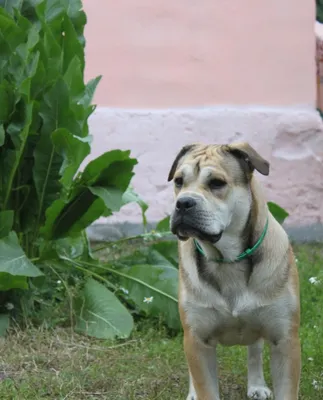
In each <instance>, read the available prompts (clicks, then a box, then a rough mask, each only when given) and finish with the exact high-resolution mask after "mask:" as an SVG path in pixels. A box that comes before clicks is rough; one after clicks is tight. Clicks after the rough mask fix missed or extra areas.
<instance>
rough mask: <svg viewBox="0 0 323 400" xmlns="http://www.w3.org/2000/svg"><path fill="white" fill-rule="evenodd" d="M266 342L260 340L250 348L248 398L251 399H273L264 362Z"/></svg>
mask: <svg viewBox="0 0 323 400" xmlns="http://www.w3.org/2000/svg"><path fill="white" fill-rule="evenodd" d="M263 347H264V341H263V340H262V339H260V340H258V341H257V342H255V343H254V344H252V345H250V346H248V397H249V398H250V399H257V400H265V399H271V398H272V393H271V390H270V389H269V388H268V387H267V385H266V382H265V378H264V372H263V362H262V351H263Z"/></svg>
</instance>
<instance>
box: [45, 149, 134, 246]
mask: <svg viewBox="0 0 323 400" xmlns="http://www.w3.org/2000/svg"><path fill="white" fill-rule="evenodd" d="M136 163H137V160H135V159H131V158H129V152H122V151H120V150H116V151H111V152H108V153H104V154H103V155H102V156H100V157H98V158H97V159H95V160H93V161H91V162H90V163H89V164H88V165H87V167H86V168H85V170H84V172H83V173H82V174H81V176H80V178H79V180H78V186H75V190H74V192H73V193H72V196H71V199H70V200H69V201H68V202H67V203H66V202H65V204H64V205H63V208H60V207H58V206H57V207H56V206H55V210H51V211H50V212H49V213H48V214H47V213H46V218H47V219H48V218H50V220H51V223H50V224H49V223H48V222H47V221H46V224H45V225H46V228H45V230H44V232H45V231H46V233H47V235H49V237H53V238H56V239H57V238H59V237H63V236H64V235H66V234H73V235H74V234H78V233H79V232H80V231H81V230H83V229H85V228H86V227H87V226H89V225H90V224H91V223H92V222H94V221H95V220H96V219H98V218H99V217H100V216H109V215H111V214H112V212H114V211H118V210H119V209H120V207H121V206H122V205H123V200H122V198H123V193H124V191H125V190H126V189H127V187H128V185H129V183H130V180H131V178H132V175H133V172H132V170H133V167H134V165H135V164H136ZM57 204H58V203H57ZM60 206H62V203H60ZM52 211H55V213H56V212H58V211H59V214H56V215H55V216H54V214H53V212H52Z"/></svg>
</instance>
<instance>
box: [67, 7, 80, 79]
mask: <svg viewBox="0 0 323 400" xmlns="http://www.w3.org/2000/svg"><path fill="white" fill-rule="evenodd" d="M62 29H63V32H64V34H63V35H62V52H63V54H62V57H63V71H66V70H67V68H68V66H69V64H70V62H71V60H72V59H73V57H74V56H75V55H76V56H77V58H78V59H79V61H80V66H81V71H82V73H83V70H84V49H83V46H82V44H81V43H80V42H79V41H78V38H77V33H76V31H75V29H74V26H73V24H72V22H71V20H70V19H69V18H68V16H67V15H65V17H64V20H63V24H62Z"/></svg>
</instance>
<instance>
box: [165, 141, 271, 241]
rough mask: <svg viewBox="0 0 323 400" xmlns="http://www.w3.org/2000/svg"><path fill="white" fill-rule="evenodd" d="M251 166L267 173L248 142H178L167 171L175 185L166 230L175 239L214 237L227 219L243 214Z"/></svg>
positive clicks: (247, 206) (247, 201)
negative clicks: (168, 229) (176, 150)
mask: <svg viewBox="0 0 323 400" xmlns="http://www.w3.org/2000/svg"><path fill="white" fill-rule="evenodd" d="M255 169H256V170H257V171H258V172H260V173H261V174H263V175H268V174H269V163H268V161H266V160H264V159H263V158H262V157H261V156H260V155H259V154H258V153H257V152H256V151H255V150H254V149H253V148H252V147H251V146H250V145H249V144H248V143H239V144H232V145H200V144H193V145H189V146H185V147H183V148H182V150H181V151H180V152H179V154H178V155H177V157H176V159H175V161H174V163H173V165H172V167H171V170H170V172H169V176H168V181H171V180H173V181H174V187H175V206H174V210H173V212H172V215H171V230H172V232H173V233H174V234H176V235H177V236H178V238H179V239H180V240H187V239H188V238H190V237H193V238H197V239H201V240H206V241H208V242H211V243H216V242H217V241H218V240H220V238H221V235H222V233H223V232H224V231H225V230H226V229H227V228H228V227H229V226H230V223H231V221H233V220H234V219H235V218H240V217H242V218H245V219H247V218H248V215H249V213H250V208H251V202H252V199H251V193H250V185H249V183H250V179H251V177H252V174H253V171H254V170H255Z"/></svg>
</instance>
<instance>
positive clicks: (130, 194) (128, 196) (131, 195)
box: [122, 187, 148, 226]
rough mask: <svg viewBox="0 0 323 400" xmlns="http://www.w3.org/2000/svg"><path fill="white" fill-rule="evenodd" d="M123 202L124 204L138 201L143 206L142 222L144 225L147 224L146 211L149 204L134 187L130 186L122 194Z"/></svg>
mask: <svg viewBox="0 0 323 400" xmlns="http://www.w3.org/2000/svg"><path fill="white" fill-rule="evenodd" d="M122 202H123V204H124V205H126V204H129V203H137V204H138V205H139V207H140V208H141V217H142V223H143V225H144V226H146V225H147V218H146V211H147V209H148V204H147V203H145V202H144V201H143V200H142V198H141V197H139V196H138V194H137V193H136V192H135V191H134V190H133V188H132V187H128V189H127V190H126V191H125V193H124V194H123V196H122Z"/></svg>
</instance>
